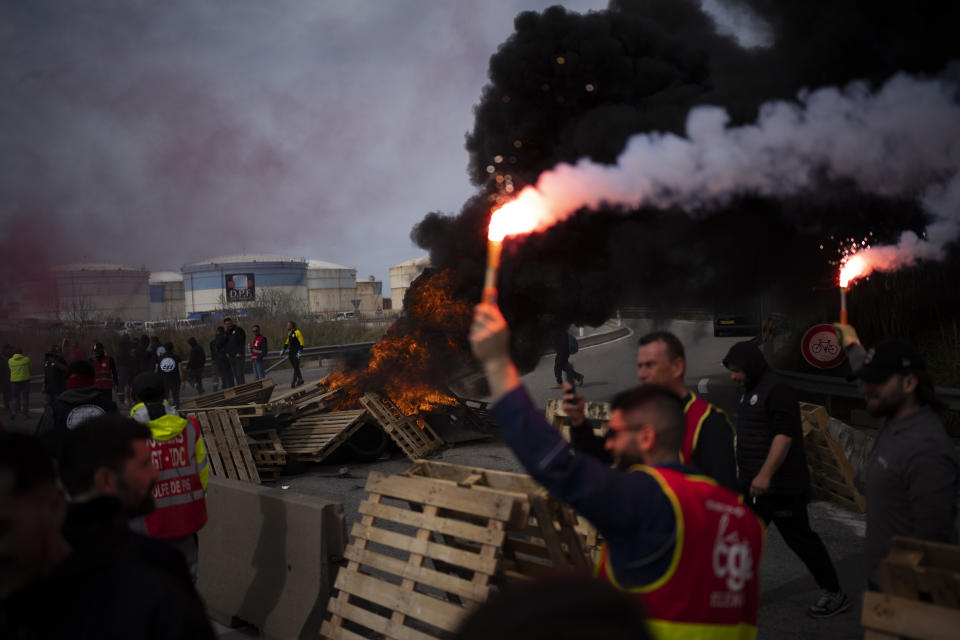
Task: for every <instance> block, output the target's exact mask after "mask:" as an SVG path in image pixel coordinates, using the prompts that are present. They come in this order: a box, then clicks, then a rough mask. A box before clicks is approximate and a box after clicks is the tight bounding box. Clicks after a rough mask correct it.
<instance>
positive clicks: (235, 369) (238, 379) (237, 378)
mask: <svg viewBox="0 0 960 640" xmlns="http://www.w3.org/2000/svg"><path fill="white" fill-rule="evenodd" d="M243 365H244V362H243V354H242V353H238V354H235V355H232V356H230V372H231V373H232V374H233V382H234V384H243V383H245V382H246V380H245V379H244V377H243Z"/></svg>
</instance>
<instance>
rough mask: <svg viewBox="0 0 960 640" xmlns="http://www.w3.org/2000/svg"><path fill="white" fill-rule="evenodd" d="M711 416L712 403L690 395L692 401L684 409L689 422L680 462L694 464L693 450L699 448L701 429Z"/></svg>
mask: <svg viewBox="0 0 960 640" xmlns="http://www.w3.org/2000/svg"><path fill="white" fill-rule="evenodd" d="M709 414H710V403H709V402H707V401H706V400H704V399H703V398H698V397H697V396H695V395H694V394H692V393H691V394H690V400H688V401H687V405H686V406H685V407H684V408H683V417H684V418H685V419H686V421H687V430H686V431H685V432H684V434H683V444H682V445H680V462H682V463H683V464H693V450H694V449H696V448H697V441H698V440H699V439H700V429H701V428H703V422H704V420H706V419H707V416H708V415H709Z"/></svg>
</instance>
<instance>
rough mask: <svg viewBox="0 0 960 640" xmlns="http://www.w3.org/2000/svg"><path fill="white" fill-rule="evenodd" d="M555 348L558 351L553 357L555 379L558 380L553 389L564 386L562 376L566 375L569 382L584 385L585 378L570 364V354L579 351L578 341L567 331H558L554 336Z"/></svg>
mask: <svg viewBox="0 0 960 640" xmlns="http://www.w3.org/2000/svg"><path fill="white" fill-rule="evenodd" d="M553 348H554V350H555V351H556V355H555V356H554V357H553V377H554V378H556V379H557V384H555V385H553V388H554V389H559V388H560V387H562V386H563V377H562V375H563V374H564V373H565V374H567V381H568V382H571V383H573V382H576V383H577V384H583V376H582V375H581V374H579V373H577V370H576V369H574V368H573V365H572V364H570V354H571V353H576V352H577V350H579V345H578V344H577V339H576V338H574V337H573V336H572V335H570V334H569V333H568V332H567V331H566V329H564V330H562V331H557V332H556V334H555V335H554V340H553Z"/></svg>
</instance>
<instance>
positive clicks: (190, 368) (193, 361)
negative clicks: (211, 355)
mask: <svg viewBox="0 0 960 640" xmlns="http://www.w3.org/2000/svg"><path fill="white" fill-rule="evenodd" d="M187 344H188V345H190V355H189V356H188V358H187V382H189V383H190V384H192V385H193V387H194V388H195V389H196V390H197V394H198V395H203V367H204V365H205V364H207V354H206V353H204V352H203V347H201V346H200V343H199V342H197V339H196V338H194V337H193V336H191V337H190V339H189V340H187Z"/></svg>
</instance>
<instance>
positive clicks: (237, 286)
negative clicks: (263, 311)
mask: <svg viewBox="0 0 960 640" xmlns="http://www.w3.org/2000/svg"><path fill="white" fill-rule="evenodd" d="M180 271H181V273H182V274H183V295H184V305H185V310H186V314H187V316H191V315H195V314H203V313H208V312H211V311H221V310H229V309H232V308H248V309H255V308H268V309H272V310H277V309H282V310H285V311H288V312H292V313H299V312H300V311H302V310H305V309H306V305H307V260H306V258H290V257H286V256H275V255H235V256H224V257H220V258H212V259H210V260H207V261H203V262H194V263H191V264H185V265H183V267H182V268H181V270H180Z"/></svg>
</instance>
